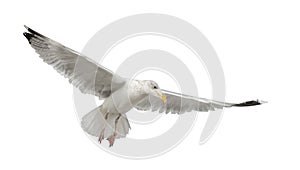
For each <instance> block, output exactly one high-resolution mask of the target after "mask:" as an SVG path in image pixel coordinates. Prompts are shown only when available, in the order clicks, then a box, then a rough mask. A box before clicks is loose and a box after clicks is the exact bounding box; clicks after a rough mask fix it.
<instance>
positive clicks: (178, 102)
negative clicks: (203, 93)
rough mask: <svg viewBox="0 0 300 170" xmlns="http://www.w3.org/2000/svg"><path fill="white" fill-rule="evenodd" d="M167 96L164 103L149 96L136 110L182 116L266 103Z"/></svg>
mask: <svg viewBox="0 0 300 170" xmlns="http://www.w3.org/2000/svg"><path fill="white" fill-rule="evenodd" d="M162 92H163V93H164V94H165V95H166V99H167V100H166V102H165V103H163V102H162V101H161V100H160V99H159V98H157V97H155V96H152V95H149V97H146V98H145V99H143V100H142V101H140V102H139V103H138V104H136V105H135V108H136V109H138V110H151V111H159V112H160V113H162V112H165V113H169V112H170V113H173V114H175V113H177V114H182V113H185V112H190V111H199V112H207V111H210V110H215V109H221V108H223V107H232V106H237V107H238V106H254V105H260V104H262V103H265V102H263V101H258V100H257V101H254V100H252V101H247V102H243V103H225V102H218V101H214V100H209V99H204V98H198V97H194V96H189V95H185V94H180V93H175V92H171V91H167V90H162Z"/></svg>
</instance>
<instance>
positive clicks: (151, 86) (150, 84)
mask: <svg viewBox="0 0 300 170" xmlns="http://www.w3.org/2000/svg"><path fill="white" fill-rule="evenodd" d="M144 83H145V86H144V87H145V89H144V90H145V92H146V93H147V94H148V95H149V94H151V95H153V96H156V97H158V98H160V99H161V100H162V101H163V102H164V103H165V102H166V101H167V98H166V96H165V95H164V94H163V93H162V91H161V89H160V88H159V86H158V84H157V83H156V82H155V81H152V80H145V81H144Z"/></svg>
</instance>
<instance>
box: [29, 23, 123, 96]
mask: <svg viewBox="0 0 300 170" xmlns="http://www.w3.org/2000/svg"><path fill="white" fill-rule="evenodd" d="M25 28H26V29H27V31H28V32H24V33H23V34H24V36H25V37H26V38H27V40H28V42H29V44H30V45H31V47H32V48H33V49H35V51H36V53H38V54H39V55H40V58H42V59H43V60H44V62H46V63H47V64H49V65H51V66H52V67H53V68H54V69H55V70H56V71H57V72H59V73H60V74H61V75H63V76H64V77H66V78H68V79H69V82H70V83H71V84H73V85H74V86H75V87H77V88H79V89H80V91H81V92H82V93H87V94H93V95H96V96H98V97H99V98H100V99H102V98H106V97H108V96H110V94H111V93H112V92H113V91H115V90H117V89H119V88H120V87H122V86H123V85H124V84H125V82H126V79H123V78H121V77H120V76H118V75H114V74H113V73H112V72H111V71H110V70H108V69H106V68H105V67H102V66H100V65H97V64H96V63H95V62H93V61H92V60H91V59H89V58H87V57H86V56H84V55H82V54H80V53H78V52H76V51H74V50H72V49H70V48H68V47H65V46H63V45H62V44H60V43H58V42H56V41H54V40H51V39H50V38H47V37H46V36H44V35H42V34H40V33H38V32H36V31H34V30H32V29H30V28H29V27H27V26H25Z"/></svg>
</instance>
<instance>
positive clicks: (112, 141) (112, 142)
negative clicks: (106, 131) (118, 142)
mask: <svg viewBox="0 0 300 170" xmlns="http://www.w3.org/2000/svg"><path fill="white" fill-rule="evenodd" d="M115 138H116V134H115V133H114V134H112V135H110V136H109V137H108V138H107V140H108V142H109V147H112V146H113V145H114V142H115Z"/></svg>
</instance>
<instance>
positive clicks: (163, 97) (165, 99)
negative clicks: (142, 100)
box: [157, 92, 167, 103]
mask: <svg viewBox="0 0 300 170" xmlns="http://www.w3.org/2000/svg"><path fill="white" fill-rule="evenodd" d="M157 94H158V96H159V98H160V99H161V100H162V101H163V102H164V103H166V101H167V98H166V96H165V95H164V94H163V93H161V92H157Z"/></svg>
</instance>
